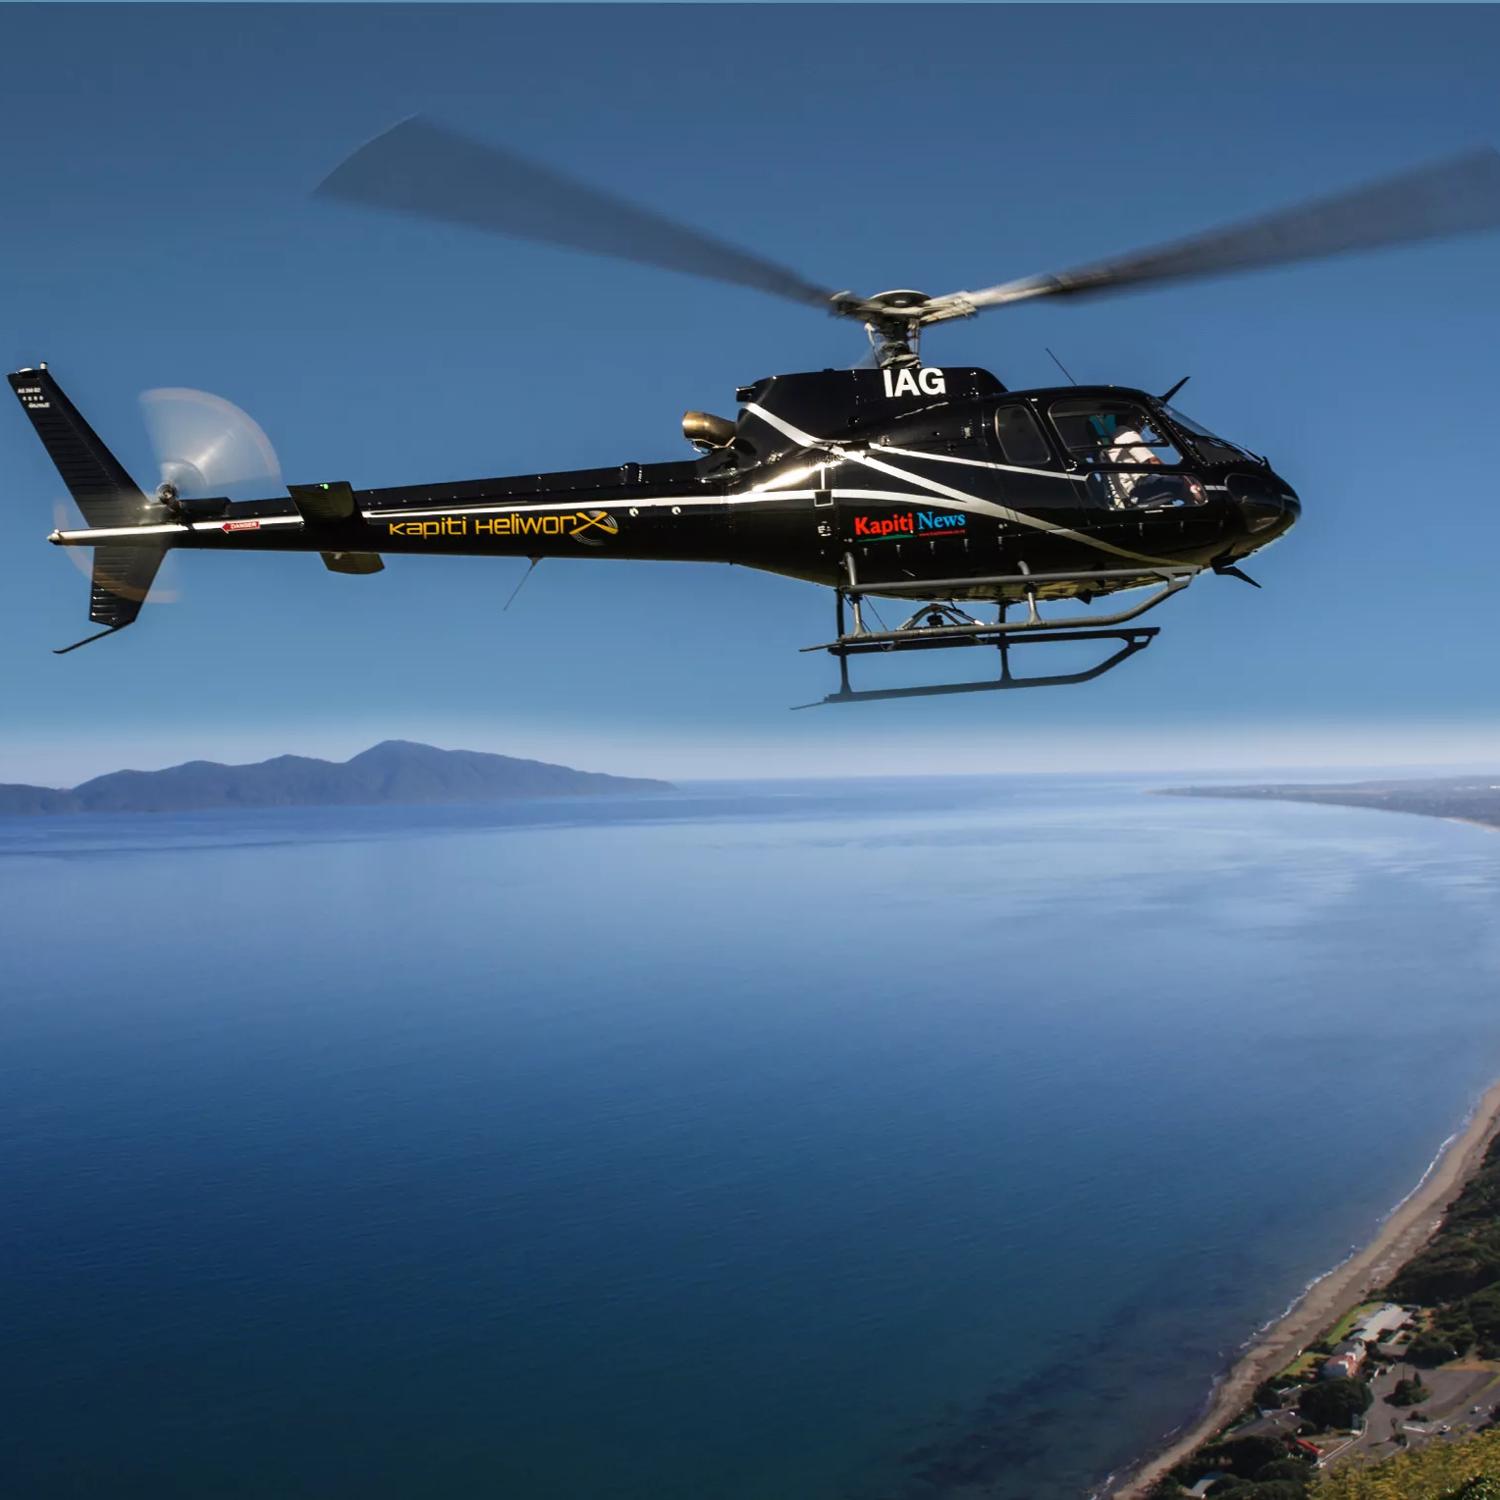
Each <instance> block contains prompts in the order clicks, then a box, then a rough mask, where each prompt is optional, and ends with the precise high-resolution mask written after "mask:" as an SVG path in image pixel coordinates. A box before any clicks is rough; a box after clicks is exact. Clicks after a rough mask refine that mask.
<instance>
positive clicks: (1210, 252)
mask: <svg viewBox="0 0 1500 1500" xmlns="http://www.w3.org/2000/svg"><path fill="white" fill-rule="evenodd" d="M1496 227H1500V152H1496V151H1495V150H1493V149H1492V148H1490V147H1485V148H1482V149H1481V150H1478V151H1473V152H1469V153H1466V154H1465V155H1462V156H1456V157H1452V158H1450V159H1448V160H1447V161H1443V162H1438V163H1436V164H1434V165H1430V166H1425V167H1418V168H1417V169H1416V170H1415V171H1411V172H1403V173H1401V174H1400V175H1399V176H1395V177H1388V178H1385V179H1384V180H1383V181H1380V182H1375V183H1371V184H1370V185H1368V186H1366V187H1362V188H1356V189H1354V190H1353V191H1352V192H1345V193H1339V194H1335V195H1333V196H1332V197H1327V198H1319V199H1314V200H1313V201H1311V202H1309V203H1303V204H1300V205H1298V206H1297V207H1295V208H1288V209H1283V210H1281V211H1280V212H1279V213H1273V214H1268V215H1266V216H1265V217H1264V218H1258V219H1250V220H1247V221H1245V222H1244V223H1240V224H1232V225H1229V226H1227V227H1225V228H1223V229H1219V230H1214V231H1212V232H1211V233H1208V234H1204V235H1198V236H1195V237H1193V238H1192V239H1186V240H1178V241H1176V242H1175V243H1173V244H1170V245H1163V246H1160V247H1159V248H1157V249H1153V250H1143V251H1140V252H1139V253H1137V254H1135V255H1127V256H1123V257H1121V258H1120V259H1119V260H1106V261H1098V262H1096V263H1095V264H1093V265H1088V266H1080V267H1078V268H1077V269H1076V270H1072V271H1064V272H1062V273H1061V274H1059V275H1055V276H1030V277H1026V278H1025V279H1023V280H1020V281H1007V282H1002V283H1001V284H1000V285H999V286H992V287H987V288H985V289H984V290H983V291H978V292H954V293H952V294H951V295H949V296H946V297H933V298H931V299H929V301H928V302H927V304H926V306H925V307H924V308H923V310H922V317H921V321H922V322H924V323H938V322H942V321H944V320H945V319H948V318H961V317H968V316H971V315H972V314H973V313H975V312H977V311H978V310H979V309H981V308H985V307H1001V306H1004V305H1005V304H1006V303H1010V302H1022V301H1026V300H1028V299H1029V298H1032V297H1060V296H1076V295H1079V294H1081V293H1093V292H1107V291H1113V290H1115V289H1117V288H1128V287H1134V286H1145V285H1148V284H1150V283H1152V282H1161V281H1180V280H1186V279H1188V278H1191V277H1194V276H1209V275H1213V274H1215V273H1217V272H1222V271H1247V270H1253V269H1254V268H1256V267H1258V266H1273V265H1281V264H1285V263H1287V262H1290V261H1299V260H1319V259H1322V258H1323V257H1325V256H1330V255H1343V254H1345V253H1347V252H1348V251H1351V250H1372V249H1376V248H1378V247H1379V246H1382V245H1402V244H1410V243H1413V242H1415V241H1419V240H1429V239H1438V238H1441V237H1445V236H1448V235H1459V234H1473V233H1476V232H1478V231H1480V230H1485V229H1494V228H1496Z"/></svg>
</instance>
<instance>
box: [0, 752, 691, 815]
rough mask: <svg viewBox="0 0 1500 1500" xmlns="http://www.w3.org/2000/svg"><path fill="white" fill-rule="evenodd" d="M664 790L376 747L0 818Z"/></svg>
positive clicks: (507, 760)
mask: <svg viewBox="0 0 1500 1500" xmlns="http://www.w3.org/2000/svg"><path fill="white" fill-rule="evenodd" d="M673 790H675V788H674V787H673V786H672V785H671V783H670V782H666V781H645V780H641V779H639V778H636V777H631V776H605V775H602V774H601V773H599V772H597V771H575V770H573V769H571V768H570V767H568V766H554V765H549V764H548V763H547V762H546V761H541V760H516V759H514V758H513V757H511V756H509V755H486V754H484V753H483V752H482V751H478V750H438V749H436V748H435V747H434V746H432V745H418V744H414V743H412V742H411V741H410V740H386V741H385V742H384V743H382V744H379V745H374V746H372V747H371V748H370V749H368V750H366V751H364V752H363V753H362V754H359V755H356V756H355V757H354V758H353V759H352V760H346V761H343V762H342V763H340V762H338V761H331V760H313V759H310V758H309V757H307V756H305V755H278V756H277V757H276V758H275V759H274V760H263V761H259V762H257V763H256V764H255V765H249V766H223V765H220V764H218V762H216V761H211V760H192V761H188V762H187V764H186V765H181V766H171V767H169V768H168V769H167V770H165V771H114V772H111V773H110V774H109V775H107V776H96V777H95V778H94V779H93V780H92V781H85V782H84V783H83V784H82V785H81V786H75V787H73V788H72V790H71V791H62V790H56V789H54V788H51V787H43V786H3V785H0V815H8V816H18V815H33V814H46V813H103V812H207V811H211V810H213V809H215V808H251V807H357V806H370V805H375V804H379V803H386V804H392V805H397V806H407V807H412V806H422V805H426V804H432V803H445V802H446V803H452V802H496V801H500V800H503V799H507V798H525V797H589V796H617V797H618V796H647V795H650V794H652V793H659V792H670V791H673Z"/></svg>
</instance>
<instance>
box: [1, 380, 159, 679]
mask: <svg viewBox="0 0 1500 1500" xmlns="http://www.w3.org/2000/svg"><path fill="white" fill-rule="evenodd" d="M10 384H11V389H12V390H14V391H15V393H16V396H17V397H18V398H19V400H20V402H21V405H22V406H23V407H24V408H25V411H26V415H27V416H28V417H30V418H31V425H32V426H33V427H35V428H36V434H37V436H38V437H39V438H41V440H42V446H43V447H44V448H46V450H47V454H48V456H49V457H50V458H51V460H52V462H53V463H54V464H56V465H57V471H58V473H59V474H61V475H62V479H63V483H64V484H66V485H67V487H68V489H69V491H70V492H71V494H72V496H73V498H74V500H76V501H77V502H78V508H79V510H81V511H82V512H83V518H84V520H85V521H87V522H88V524H89V526H90V528H92V529H103V530H114V531H121V530H126V529H128V528H130V527H133V526H150V525H153V524H154V523H156V522H159V521H160V520H161V510H160V508H159V507H158V506H157V505H156V504H155V503H154V502H153V501H151V500H148V499H147V498H146V496H145V494H144V493H143V492H142V490H141V488H140V486H139V485H137V484H136V482H135V481H134V480H133V479H132V478H131V477H130V475H129V474H127V473H126V472H125V469H124V467H123V466H122V465H121V463H120V461H119V460H118V459H117V458H116V457H115V456H114V454H113V453H111V452H110V451H109V449H108V448H106V447H105V446H104V444H103V443H102V442H100V440H99V437H98V434H97V433H95V431H94V429H93V428H92V427H90V426H89V424H88V423H87V422H85V421H84V419H83V416H82V414H81V413H80V412H79V410H78V408H77V407H76V406H74V405H73V403H72V402H71V401H69V400H68V398H67V396H66V395H65V394H64V393H63V389H62V387H61V386H60V385H58V383H57V382H56V381H55V380H54V379H53V378H52V375H51V373H50V372H49V371H48V369H47V367H46V366H45V365H43V366H42V367H41V368H39V369H36V370H18V371H17V372H16V373H15V374H14V375H12V376H11V377H10ZM165 555H166V543H165V541H164V539H163V537H162V535H161V534H160V533H159V532H157V533H155V534H153V535H151V536H149V537H146V536H143V537H141V538H140V539H139V540H133V539H131V538H130V537H128V536H127V537H114V538H111V539H110V542H109V544H108V545H103V544H102V539H101V544H99V545H98V546H97V547H96V550H95V553H94V579H93V587H92V589H91V590H90V593H89V619H91V620H92V621H94V623H95V624H96V625H103V626H105V627H106V628H105V629H104V630H102V631H100V633H99V634H100V635H108V634H109V633H110V632H111V631H115V630H123V629H124V628H125V626H127V625H129V624H131V622H132V621H134V619H135V617H136V616H137V615H138V614H139V613H140V612H141V605H142V604H144V603H145V602H146V595H147V593H148V592H149V591H150V589H151V582H152V580H153V579H154V578H155V577H156V570H157V569H158V568H159V567H160V566H161V560H162V558H163V557H164V556H165ZM98 639H99V636H90V637H89V640H98ZM77 644H78V645H80V646H82V645H84V644H85V642H83V641H79V642H78V643H77ZM63 649H64V650H67V651H71V650H73V649H74V648H73V647H72V646H67V647H64V648H63Z"/></svg>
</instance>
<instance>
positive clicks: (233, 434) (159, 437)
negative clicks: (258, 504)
mask: <svg viewBox="0 0 1500 1500" xmlns="http://www.w3.org/2000/svg"><path fill="white" fill-rule="evenodd" d="M140 399H141V414H142V416H143V418H144V419H145V423H146V429H147V431H148V432H149V433H150V436H151V445H152V447H153V449H154V450H155V452H156V458H157V463H158V465H159V466H160V471H161V479H162V482H163V483H164V484H170V485H172V486H173V488H174V489H175V490H176V491H177V493H179V494H181V495H187V496H207V495H228V496H229V497H230V498H231V499H254V498H259V497H261V496H263V495H265V494H267V493H269V492H272V491H275V490H278V489H280V488H281V469H280V465H279V464H278V463H277V462H276V450H275V449H274V448H273V447H272V446H271V440H270V439H269V438H268V437H267V436H266V435H265V433H264V432H263V431H262V430H261V428H260V426H259V425H258V424H257V423H256V421H255V419H254V418H253V417H251V416H250V415H249V414H248V413H247V412H243V411H241V410H240V408H239V407H237V406H235V405H234V404H233V402H230V401H226V400H224V398H223V397H222V396H214V395H211V394H210V393H209V392H208V391H195V390H189V389H186V388H180V387H179V388H164V389H158V390H150V391H144V392H142V394H141V398H140Z"/></svg>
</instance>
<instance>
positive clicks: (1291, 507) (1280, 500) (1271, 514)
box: [1229, 470, 1302, 547]
mask: <svg viewBox="0 0 1500 1500" xmlns="http://www.w3.org/2000/svg"><path fill="white" fill-rule="evenodd" d="M1229 494H1230V498H1231V499H1232V500H1233V501H1234V503H1235V505H1236V507H1237V508H1238V510H1239V513H1240V516H1241V518H1242V519H1243V521H1244V523H1245V532H1246V534H1247V536H1248V537H1249V539H1250V540H1251V541H1253V542H1254V543H1255V545H1256V546H1258V547H1259V546H1263V545H1264V544H1265V543H1266V542H1269V541H1273V540H1274V539H1275V538H1276V537H1278V536H1280V535H1281V534H1282V533H1283V532H1286V531H1290V530H1291V528H1292V526H1293V525H1294V524H1295V523H1296V520H1297V517H1298V516H1300V515H1301V514H1302V502H1301V500H1299V499H1298V498H1297V492H1296V491H1295V490H1294V489H1293V488H1292V487H1291V485H1289V484H1288V483H1287V482H1286V481H1285V480H1284V479H1282V478H1281V477H1280V476H1279V475H1277V474H1273V473H1271V472H1270V471H1269V470H1268V471H1266V472H1265V473H1263V474H1231V475H1230V476H1229Z"/></svg>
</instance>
